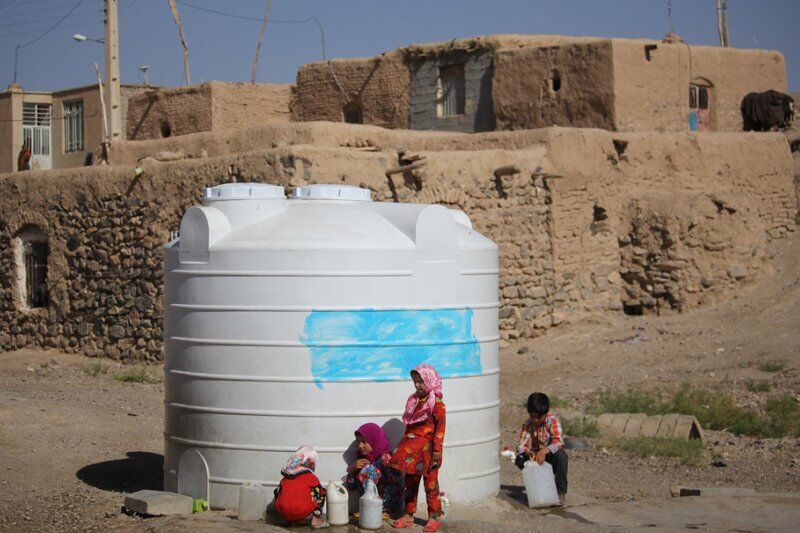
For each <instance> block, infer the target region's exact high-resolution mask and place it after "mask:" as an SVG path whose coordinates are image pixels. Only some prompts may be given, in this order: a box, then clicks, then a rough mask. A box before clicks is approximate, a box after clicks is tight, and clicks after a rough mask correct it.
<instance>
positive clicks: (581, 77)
mask: <svg viewBox="0 0 800 533" xmlns="http://www.w3.org/2000/svg"><path fill="white" fill-rule="evenodd" d="M612 68H613V66H612V58H611V43H610V41H608V40H603V41H597V42H594V43H580V44H564V45H561V46H548V47H527V48H512V49H507V50H500V51H498V52H497V54H496V55H495V59H494V80H493V84H492V92H493V96H492V97H493V99H494V113H495V116H496V117H497V129H500V130H518V129H530V128H543V127H547V126H572V127H578V128H602V129H607V130H611V129H614V127H615V118H614V78H613V75H612ZM522 73H524V75H521V74H522Z"/></svg>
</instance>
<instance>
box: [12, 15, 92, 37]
mask: <svg viewBox="0 0 800 533" xmlns="http://www.w3.org/2000/svg"><path fill="white" fill-rule="evenodd" d="M102 12H103V10H102V9H95V10H92V11H81V12H79V13H73V14H72V15H71V16H70V17H69V18H71V19H73V18H75V17H81V16H84V15H93V16H94V15H96V14H97V13H102ZM60 18H61V17H47V18H41V19H36V22H45V21H48V20H57V19H60ZM19 25H20V23H19V22H11V23H9V24H0V28H6V27H9V26H19ZM35 31H41V30H32V33H33V32H35Z"/></svg>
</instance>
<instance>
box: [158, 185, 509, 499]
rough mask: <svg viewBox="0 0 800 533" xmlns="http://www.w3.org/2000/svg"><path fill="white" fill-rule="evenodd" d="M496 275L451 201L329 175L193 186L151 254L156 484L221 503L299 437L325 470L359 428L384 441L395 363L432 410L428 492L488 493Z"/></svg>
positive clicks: (395, 426)
mask: <svg viewBox="0 0 800 533" xmlns="http://www.w3.org/2000/svg"><path fill="white" fill-rule="evenodd" d="M497 274H498V259H497V246H496V245H495V244H494V243H493V242H492V241H490V240H489V239H487V238H485V237H483V236H482V235H480V234H479V233H477V232H475V231H474V230H473V229H472V228H471V225H470V221H469V219H468V217H467V216H466V215H465V214H464V213H463V212H461V211H454V210H449V209H446V208H445V207H442V206H439V205H419V204H396V203H382V202H372V201H371V199H370V193H369V190H366V189H359V188H356V187H348V186H338V185H311V186H308V187H303V188H300V189H297V190H296V191H295V194H294V198H292V199H286V198H285V196H284V193H283V188H282V187H277V186H271V185H264V184H226V185H220V186H218V187H213V188H209V189H207V190H206V193H205V196H204V198H203V206H202V207H192V208H190V209H189V210H188V211H187V212H186V214H185V215H184V217H183V221H182V222H181V228H180V238H179V239H176V240H175V241H174V242H172V243H170V245H169V246H168V247H167V250H166V268H165V294H166V310H167V311H166V319H165V336H164V338H165V352H166V353H165V355H166V363H165V374H166V386H165V395H166V398H165V410H166V413H165V432H164V436H165V444H164V447H165V453H164V485H165V488H166V490H172V491H179V492H182V493H185V494H191V495H193V496H200V497H203V496H205V497H207V498H208V499H209V501H210V503H211V505H212V507H214V508H227V509H233V508H236V506H237V502H238V487H239V485H241V484H243V483H251V482H255V483H260V484H262V485H265V486H267V487H274V486H275V485H276V484H277V483H278V482H279V481H280V469H281V467H282V466H283V465H284V463H285V461H286V460H287V458H288V456H289V454H290V453H291V452H293V451H294V450H295V449H296V448H297V447H298V446H300V445H304V444H308V445H312V446H315V447H316V448H317V450H318V451H319V455H320V460H319V464H318V466H317V475H318V476H319V478H320V479H321V480H323V481H326V480H330V479H339V478H341V476H342V475H343V474H344V471H345V467H346V464H347V463H346V459H345V456H346V454H347V453H351V452H352V451H353V446H352V443H353V431H354V430H355V429H356V428H357V427H358V426H359V425H361V424H363V423H364V422H368V421H374V422H377V423H378V424H381V425H385V427H386V428H387V429H388V431H389V434H390V439H393V443H394V444H396V442H397V441H398V440H399V438H400V436H401V433H402V423H401V422H400V421H399V418H400V416H401V414H402V412H403V408H404V405H405V400H406V398H407V396H408V395H409V394H411V393H412V392H413V385H412V383H411V380H410V377H409V370H410V369H411V368H413V367H414V366H416V365H417V364H419V363H422V362H429V363H431V364H433V365H434V366H435V367H436V368H437V369H438V370H439V372H440V373H441V374H442V377H443V378H444V382H443V390H444V400H445V403H446V405H447V434H446V437H445V448H444V460H443V463H444V464H443V467H442V470H441V472H440V482H441V489H442V490H443V491H445V492H446V493H447V494H448V496H449V497H450V498H451V499H452V500H455V501H459V502H474V501H478V500H481V499H484V498H487V497H491V496H493V495H495V494H496V493H497V492H498V489H499V480H500V478H499V471H500V467H499V458H498V451H499V450H498V447H499V432H498V422H499V420H498V418H499V417H498V412H499V407H498V406H499V394H498V374H499V362H498V343H497V341H498V330H497V310H498V289H497ZM348 449H349V450H348ZM422 499H423V500H424V498H422Z"/></svg>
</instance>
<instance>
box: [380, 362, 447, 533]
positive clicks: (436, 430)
mask: <svg viewBox="0 0 800 533" xmlns="http://www.w3.org/2000/svg"><path fill="white" fill-rule="evenodd" d="M411 379H412V380H413V381H414V387H415V388H416V389H417V390H416V392H415V393H414V394H412V395H411V396H409V397H408V400H407V401H406V410H405V413H404V414H403V423H404V424H405V426H406V433H405V435H404V436H403V440H401V441H400V444H399V445H398V446H397V451H395V453H394V455H393V456H392V458H391V460H390V461H389V466H392V467H394V468H396V469H397V470H400V471H401V472H404V473H405V493H406V494H405V501H406V514H405V515H404V516H403V517H402V518H400V519H399V520H395V521H394V522H392V526H393V527H395V528H398V529H400V528H407V527H413V525H414V513H415V512H416V510H417V492H418V491H419V481H420V478H423V479H424V485H425V499H426V501H427V503H428V523H427V524H426V525H425V527H424V529H423V531H426V532H433V531H436V530H438V529H439V526H440V525H441V521H440V520H441V515H442V503H441V501H440V500H439V467H441V466H442V446H443V444H444V430H445V407H444V402H442V378H441V376H439V373H438V372H437V371H436V369H435V368H433V367H432V366H431V365H428V364H421V365H419V366H418V367H416V368H415V369H414V370H412V371H411Z"/></svg>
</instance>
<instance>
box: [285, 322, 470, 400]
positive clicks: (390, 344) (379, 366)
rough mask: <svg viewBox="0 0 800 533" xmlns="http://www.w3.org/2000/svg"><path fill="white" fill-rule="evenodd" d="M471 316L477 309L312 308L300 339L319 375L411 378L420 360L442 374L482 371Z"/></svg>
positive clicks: (445, 375) (319, 376)
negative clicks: (390, 309)
mask: <svg viewBox="0 0 800 533" xmlns="http://www.w3.org/2000/svg"><path fill="white" fill-rule="evenodd" d="M472 315H473V311H472V309H425V310H401V311H379V310H376V309H362V310H358V311H312V312H311V313H310V314H309V315H308V317H307V318H306V322H305V328H304V330H303V334H302V335H301V337H300V340H301V341H302V342H303V343H304V344H305V345H306V346H308V347H309V348H310V349H311V375H312V376H314V377H315V378H321V379H327V380H337V379H352V378H358V377H368V378H372V379H381V378H396V377H400V376H403V377H406V376H408V373H409V372H410V371H411V369H413V368H414V367H415V366H417V365H419V364H421V363H428V364H431V365H433V366H434V367H435V368H436V369H437V370H438V371H439V374H440V375H441V376H442V377H452V376H456V375H461V374H479V373H480V372H481V370H482V369H481V349H480V344H479V342H480V341H479V339H478V338H476V337H475V335H474V334H473V332H472ZM318 385H320V386H321V383H320V384H318Z"/></svg>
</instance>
